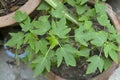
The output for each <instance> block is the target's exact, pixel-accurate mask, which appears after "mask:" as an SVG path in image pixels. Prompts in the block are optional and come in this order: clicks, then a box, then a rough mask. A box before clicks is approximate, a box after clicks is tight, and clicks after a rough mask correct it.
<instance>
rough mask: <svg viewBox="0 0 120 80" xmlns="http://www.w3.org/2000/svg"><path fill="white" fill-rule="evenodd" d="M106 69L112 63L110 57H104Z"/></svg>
mask: <svg viewBox="0 0 120 80" xmlns="http://www.w3.org/2000/svg"><path fill="white" fill-rule="evenodd" d="M104 62H105V64H104V70H107V69H108V68H109V67H110V66H111V65H112V60H110V59H104Z"/></svg>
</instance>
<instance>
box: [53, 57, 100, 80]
mask: <svg viewBox="0 0 120 80" xmlns="http://www.w3.org/2000/svg"><path fill="white" fill-rule="evenodd" d="M87 66H88V63H87V62H86V60H85V58H81V59H80V60H79V61H78V62H77V66H75V67H71V66H67V65H66V64H65V62H63V63H62V64H61V66H60V67H59V68H57V66H54V67H53V68H52V69H51V71H52V72H53V73H55V74H56V75H59V76H60V77H62V78H64V79H67V80H90V79H91V78H93V77H95V76H97V75H98V74H100V72H99V71H96V72H95V73H92V74H89V75H87V74H85V73H86V68H87Z"/></svg>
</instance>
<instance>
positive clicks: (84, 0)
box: [80, 0, 88, 5]
mask: <svg viewBox="0 0 120 80" xmlns="http://www.w3.org/2000/svg"><path fill="white" fill-rule="evenodd" d="M80 1H81V3H80V5H83V4H85V3H86V2H87V1H88V0H80Z"/></svg>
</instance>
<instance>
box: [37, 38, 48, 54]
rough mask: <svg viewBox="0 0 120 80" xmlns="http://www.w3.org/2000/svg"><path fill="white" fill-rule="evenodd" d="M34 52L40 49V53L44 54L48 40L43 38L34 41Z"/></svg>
mask: <svg viewBox="0 0 120 80" xmlns="http://www.w3.org/2000/svg"><path fill="white" fill-rule="evenodd" d="M35 44H36V45H35V53H38V52H39V51H41V53H42V54H45V53H46V52H47V45H48V42H47V41H46V40H44V39H42V40H39V41H36V43H35Z"/></svg>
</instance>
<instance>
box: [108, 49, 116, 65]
mask: <svg viewBox="0 0 120 80" xmlns="http://www.w3.org/2000/svg"><path fill="white" fill-rule="evenodd" d="M109 56H110V57H111V58H112V60H113V61H114V62H116V63H118V54H117V53H116V51H114V50H111V51H110V52H109Z"/></svg>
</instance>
